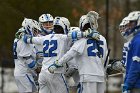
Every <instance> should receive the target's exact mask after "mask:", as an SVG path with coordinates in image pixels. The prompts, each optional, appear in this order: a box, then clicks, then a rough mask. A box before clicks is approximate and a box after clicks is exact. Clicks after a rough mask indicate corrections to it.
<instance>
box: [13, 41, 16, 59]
mask: <svg viewBox="0 0 140 93" xmlns="http://www.w3.org/2000/svg"><path fill="white" fill-rule="evenodd" d="M16 48H17V42H14V44H13V55H14V59H17V51H16Z"/></svg>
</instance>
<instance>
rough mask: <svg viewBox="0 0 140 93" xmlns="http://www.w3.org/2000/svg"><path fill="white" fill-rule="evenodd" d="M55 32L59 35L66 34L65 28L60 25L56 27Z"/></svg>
mask: <svg viewBox="0 0 140 93" xmlns="http://www.w3.org/2000/svg"><path fill="white" fill-rule="evenodd" d="M54 32H55V33H57V34H64V30H63V28H62V27H61V26H59V25H54Z"/></svg>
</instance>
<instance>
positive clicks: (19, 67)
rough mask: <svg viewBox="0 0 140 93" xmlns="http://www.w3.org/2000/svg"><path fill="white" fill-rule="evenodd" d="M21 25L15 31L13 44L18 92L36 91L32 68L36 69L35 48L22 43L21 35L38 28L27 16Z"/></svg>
mask: <svg viewBox="0 0 140 93" xmlns="http://www.w3.org/2000/svg"><path fill="white" fill-rule="evenodd" d="M22 26H23V27H22V28H20V29H19V30H18V32H17V33H16V35H15V36H16V38H15V40H14V44H13V53H14V59H15V70H14V76H15V81H16V84H17V86H18V91H19V92H20V93H33V92H37V88H36V85H35V82H34V79H33V70H35V69H36V60H35V57H36V55H35V49H34V46H33V45H31V44H26V43H24V41H23V40H22V35H23V34H26V35H28V36H32V35H33V34H32V33H31V30H39V29H38V24H36V22H34V21H33V20H32V19H27V18H25V19H24V21H23V22H22Z"/></svg>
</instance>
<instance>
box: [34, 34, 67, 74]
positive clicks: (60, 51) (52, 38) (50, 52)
mask: <svg viewBox="0 0 140 93" xmlns="http://www.w3.org/2000/svg"><path fill="white" fill-rule="evenodd" d="M68 42H69V39H68V38H67V35H64V34H49V35H46V36H42V37H33V38H32V43H34V44H41V45H43V56H44V59H43V62H42V69H41V70H44V71H47V72H48V67H49V66H50V65H51V64H53V63H54V62H55V61H56V60H58V59H60V58H61V57H62V56H63V55H64V54H65V53H66V51H67V48H68V47H67V46H68V45H69V44H68ZM55 73H64V68H63V67H62V68H59V69H58V70H57V71H55Z"/></svg>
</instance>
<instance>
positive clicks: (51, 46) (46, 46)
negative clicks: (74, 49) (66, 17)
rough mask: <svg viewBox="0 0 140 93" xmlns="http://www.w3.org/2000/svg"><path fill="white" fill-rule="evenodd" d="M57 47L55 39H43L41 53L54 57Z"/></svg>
mask: <svg viewBox="0 0 140 93" xmlns="http://www.w3.org/2000/svg"><path fill="white" fill-rule="evenodd" d="M56 49H57V40H51V41H49V40H45V41H44V42H43V54H44V57H54V56H57V53H55V50H56Z"/></svg>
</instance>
